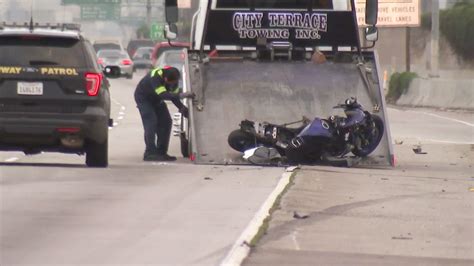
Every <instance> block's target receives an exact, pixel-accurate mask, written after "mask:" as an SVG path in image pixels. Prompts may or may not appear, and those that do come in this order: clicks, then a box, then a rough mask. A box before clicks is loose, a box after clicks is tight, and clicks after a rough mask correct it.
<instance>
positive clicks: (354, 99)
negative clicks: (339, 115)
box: [345, 96, 357, 106]
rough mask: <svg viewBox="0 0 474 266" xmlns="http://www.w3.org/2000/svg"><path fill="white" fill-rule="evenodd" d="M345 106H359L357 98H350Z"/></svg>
mask: <svg viewBox="0 0 474 266" xmlns="http://www.w3.org/2000/svg"><path fill="white" fill-rule="evenodd" d="M345 104H346V105H348V106H352V105H355V104H357V98H356V97H353V96H352V97H349V98H347V99H346V101H345Z"/></svg>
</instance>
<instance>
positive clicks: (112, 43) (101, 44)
mask: <svg viewBox="0 0 474 266" xmlns="http://www.w3.org/2000/svg"><path fill="white" fill-rule="evenodd" d="M92 46H93V47H94V50H95V51H96V52H98V51H100V50H104V49H107V50H120V51H125V49H124V48H123V46H122V43H121V42H120V41H119V40H105V39H104V40H95V41H94V43H93V44H92Z"/></svg>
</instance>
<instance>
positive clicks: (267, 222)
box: [249, 171, 297, 247]
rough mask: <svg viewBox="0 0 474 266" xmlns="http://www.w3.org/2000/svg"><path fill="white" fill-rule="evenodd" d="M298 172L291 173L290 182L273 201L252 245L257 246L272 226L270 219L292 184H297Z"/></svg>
mask: <svg viewBox="0 0 474 266" xmlns="http://www.w3.org/2000/svg"><path fill="white" fill-rule="evenodd" d="M296 173H297V171H296V172H293V173H292V174H291V176H290V182H288V184H287V185H286V186H285V188H284V189H283V191H282V192H281V193H280V194H279V195H278V197H277V198H276V199H275V202H273V205H272V207H271V208H270V210H268V215H267V217H265V219H264V220H263V223H262V225H260V227H259V228H258V231H257V234H255V236H254V237H253V238H252V240H251V241H250V243H249V246H250V247H255V246H256V245H257V243H258V241H259V240H260V239H261V238H262V237H263V236H264V235H265V234H266V233H267V230H268V227H269V226H270V221H271V220H272V214H273V213H274V212H275V211H276V210H278V208H280V203H281V199H282V198H283V196H284V195H285V194H286V192H287V191H288V190H289V189H290V188H291V186H293V185H294V184H295V183H294V180H295V176H296Z"/></svg>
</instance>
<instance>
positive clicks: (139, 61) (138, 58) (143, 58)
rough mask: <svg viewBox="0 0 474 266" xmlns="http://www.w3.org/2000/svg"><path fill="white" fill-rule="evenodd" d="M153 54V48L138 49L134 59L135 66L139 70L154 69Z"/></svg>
mask: <svg viewBox="0 0 474 266" xmlns="http://www.w3.org/2000/svg"><path fill="white" fill-rule="evenodd" d="M152 52H153V47H140V48H138V49H137V51H136V52H135V54H134V55H133V57H132V60H133V66H134V68H135V69H137V68H146V69H147V68H152V67H153V64H152V63H151V53H152Z"/></svg>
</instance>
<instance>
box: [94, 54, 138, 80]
mask: <svg viewBox="0 0 474 266" xmlns="http://www.w3.org/2000/svg"><path fill="white" fill-rule="evenodd" d="M97 58H98V59H97V63H98V64H99V65H100V66H102V67H103V68H104V67H106V66H118V67H119V68H120V72H121V75H122V76H125V77H126V78H127V79H131V78H133V61H132V59H130V57H129V56H128V54H127V53H126V52H125V51H120V50H111V49H103V50H99V51H98V52H97Z"/></svg>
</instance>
